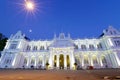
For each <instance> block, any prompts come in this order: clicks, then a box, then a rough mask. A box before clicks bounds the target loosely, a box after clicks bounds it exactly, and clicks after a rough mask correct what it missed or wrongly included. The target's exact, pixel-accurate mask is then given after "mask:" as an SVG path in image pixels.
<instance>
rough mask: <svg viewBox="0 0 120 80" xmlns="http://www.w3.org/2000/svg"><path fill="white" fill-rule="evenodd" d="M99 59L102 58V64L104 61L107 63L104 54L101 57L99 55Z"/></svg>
mask: <svg viewBox="0 0 120 80" xmlns="http://www.w3.org/2000/svg"><path fill="white" fill-rule="evenodd" d="M101 60H102V63H103V64H104V63H105V64H106V63H107V61H106V58H105V56H102V57H101Z"/></svg>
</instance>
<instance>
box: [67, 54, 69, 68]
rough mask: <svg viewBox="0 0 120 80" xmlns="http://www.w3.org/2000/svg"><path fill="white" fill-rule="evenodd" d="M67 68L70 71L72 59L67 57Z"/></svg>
mask: <svg viewBox="0 0 120 80" xmlns="http://www.w3.org/2000/svg"><path fill="white" fill-rule="evenodd" d="M67 68H68V69H70V57H69V55H67Z"/></svg>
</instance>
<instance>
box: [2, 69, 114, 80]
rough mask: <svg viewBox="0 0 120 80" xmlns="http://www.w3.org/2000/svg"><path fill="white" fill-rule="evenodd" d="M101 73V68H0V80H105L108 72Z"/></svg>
mask: <svg viewBox="0 0 120 80" xmlns="http://www.w3.org/2000/svg"><path fill="white" fill-rule="evenodd" d="M102 71H103V72H102V73H104V72H106V74H107V72H109V71H110V70H109V71H106V70H102ZM113 72H114V71H113ZM114 73H115V72H114ZM100 74H101V70H78V71H71V70H49V71H48V70H0V80H104V79H103V78H101V77H103V76H105V75H106V74H103V75H100Z"/></svg>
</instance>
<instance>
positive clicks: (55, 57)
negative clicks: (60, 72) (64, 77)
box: [54, 55, 57, 67]
mask: <svg viewBox="0 0 120 80" xmlns="http://www.w3.org/2000/svg"><path fill="white" fill-rule="evenodd" d="M56 63H57V56H56V55H55V56H54V67H56Z"/></svg>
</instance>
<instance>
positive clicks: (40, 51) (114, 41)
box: [0, 27, 120, 69]
mask: <svg viewBox="0 0 120 80" xmlns="http://www.w3.org/2000/svg"><path fill="white" fill-rule="evenodd" d="M88 66H93V67H94V68H120V32H119V31H118V30H116V29H115V28H113V27H109V28H108V29H106V30H104V31H103V34H102V35H101V36H100V37H99V38H94V39H72V38H71V37H70V35H69V34H68V36H67V37H66V36H65V34H64V33H61V34H60V35H59V36H58V37H57V36H56V35H54V38H53V39H52V40H38V41H34V40H29V39H28V38H27V37H25V35H24V34H22V33H21V31H18V32H17V33H16V34H15V35H11V37H10V38H9V40H8V41H7V44H6V46H5V48H4V50H3V51H2V56H1V59H0V67H1V68H38V69H39V68H40V69H43V68H46V67H47V68H48V69H76V68H83V69H86V68H88Z"/></svg>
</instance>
